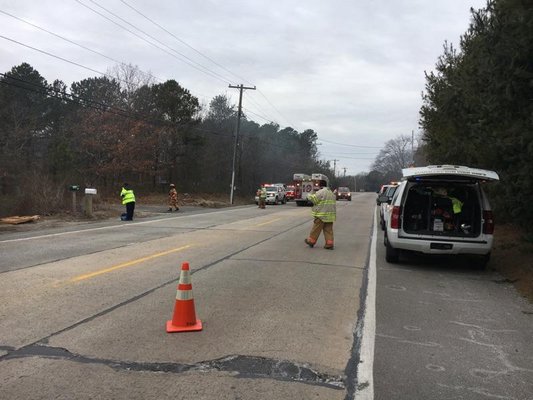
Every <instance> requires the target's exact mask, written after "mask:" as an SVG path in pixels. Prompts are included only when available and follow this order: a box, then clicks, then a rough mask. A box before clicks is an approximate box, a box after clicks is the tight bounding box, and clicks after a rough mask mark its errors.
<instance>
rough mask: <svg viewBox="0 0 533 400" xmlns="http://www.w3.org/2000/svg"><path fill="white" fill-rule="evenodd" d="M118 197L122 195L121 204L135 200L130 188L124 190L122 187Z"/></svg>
mask: <svg viewBox="0 0 533 400" xmlns="http://www.w3.org/2000/svg"><path fill="white" fill-rule="evenodd" d="M120 197H122V204H128V203H131V202H133V201H135V195H134V194H133V190H131V189H128V190H126V189H124V188H122V191H121V192H120Z"/></svg>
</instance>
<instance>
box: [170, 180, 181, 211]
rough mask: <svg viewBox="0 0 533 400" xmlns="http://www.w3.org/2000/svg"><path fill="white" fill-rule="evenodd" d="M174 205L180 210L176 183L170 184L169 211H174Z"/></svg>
mask: <svg viewBox="0 0 533 400" xmlns="http://www.w3.org/2000/svg"><path fill="white" fill-rule="evenodd" d="M172 207H174V208H175V209H176V211H178V210H179V209H180V208H179V207H178V192H177V191H176V185H174V184H173V183H171V184H170V190H169V191H168V211H172Z"/></svg>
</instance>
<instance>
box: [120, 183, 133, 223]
mask: <svg viewBox="0 0 533 400" xmlns="http://www.w3.org/2000/svg"><path fill="white" fill-rule="evenodd" d="M120 197H121V198H122V204H123V205H125V206H126V215H124V214H122V217H121V219H122V220H123V221H133V212H134V211H135V194H134V193H133V190H132V189H131V188H130V185H128V184H127V183H125V184H124V186H122V190H121V191H120Z"/></svg>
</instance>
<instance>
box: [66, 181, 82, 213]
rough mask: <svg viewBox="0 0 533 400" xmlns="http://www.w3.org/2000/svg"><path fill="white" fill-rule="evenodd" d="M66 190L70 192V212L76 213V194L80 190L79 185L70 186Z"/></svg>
mask: <svg viewBox="0 0 533 400" xmlns="http://www.w3.org/2000/svg"><path fill="white" fill-rule="evenodd" d="M68 190H69V191H71V192H72V212H73V213H75V212H76V192H77V191H79V190H80V186H79V185H70V186H69V187H68Z"/></svg>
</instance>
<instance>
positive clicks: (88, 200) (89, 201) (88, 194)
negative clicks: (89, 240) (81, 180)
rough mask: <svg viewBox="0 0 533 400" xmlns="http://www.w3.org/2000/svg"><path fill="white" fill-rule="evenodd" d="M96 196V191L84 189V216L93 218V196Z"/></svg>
mask: <svg viewBox="0 0 533 400" xmlns="http://www.w3.org/2000/svg"><path fill="white" fill-rule="evenodd" d="M94 195H96V189H93V188H85V215H86V216H88V217H92V216H93V196H94Z"/></svg>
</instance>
